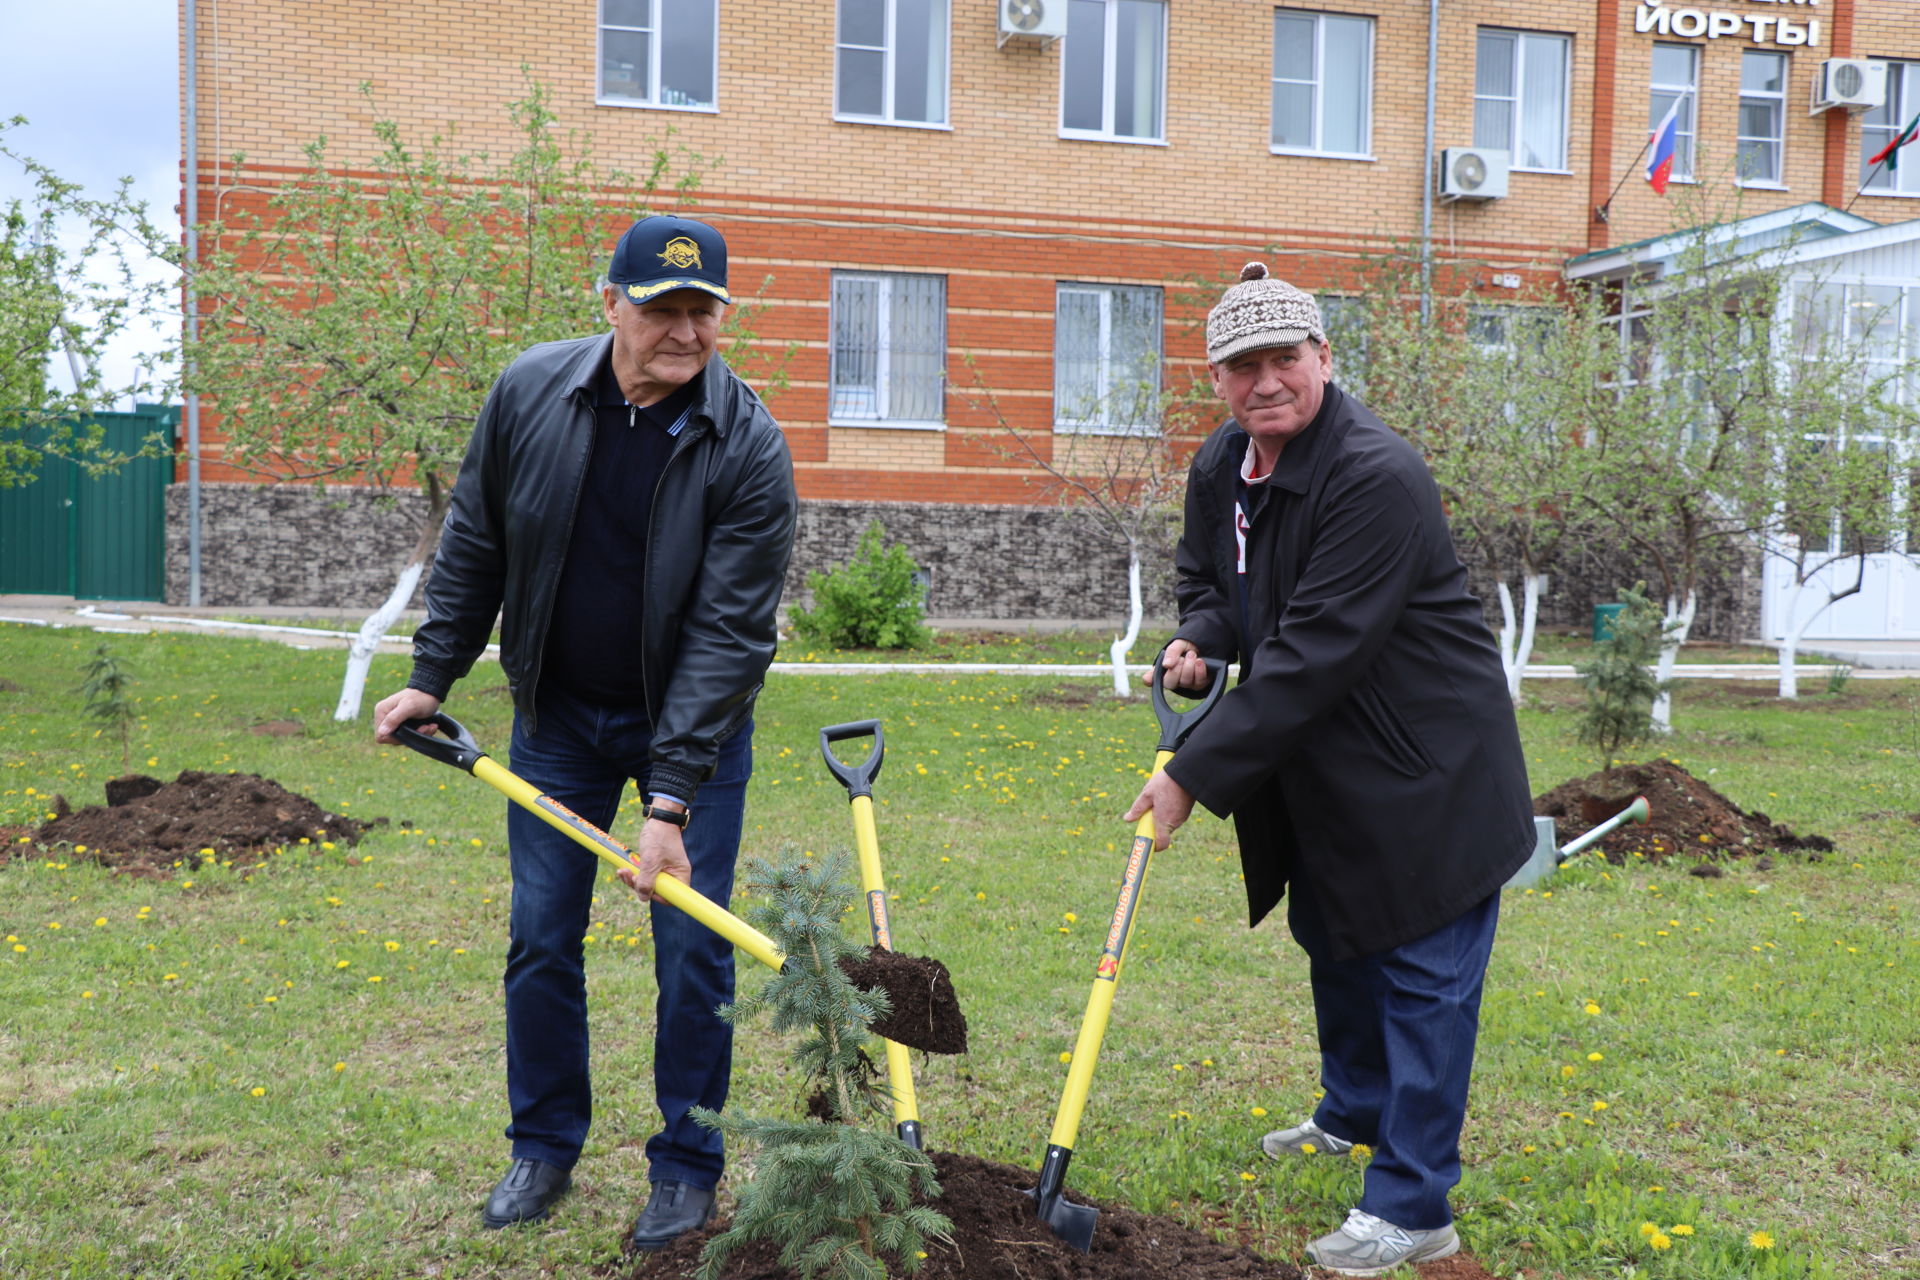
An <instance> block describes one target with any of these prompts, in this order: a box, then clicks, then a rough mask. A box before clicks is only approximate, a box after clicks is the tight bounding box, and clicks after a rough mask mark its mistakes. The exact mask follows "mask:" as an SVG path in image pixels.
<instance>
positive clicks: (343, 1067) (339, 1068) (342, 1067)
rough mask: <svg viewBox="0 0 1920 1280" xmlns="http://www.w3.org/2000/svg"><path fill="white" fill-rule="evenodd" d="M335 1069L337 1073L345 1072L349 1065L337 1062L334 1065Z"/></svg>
mask: <svg viewBox="0 0 1920 1280" xmlns="http://www.w3.org/2000/svg"><path fill="white" fill-rule="evenodd" d="M333 1069H334V1070H335V1071H336V1072H339V1071H345V1070H346V1069H347V1064H346V1063H344V1062H336V1063H334V1064H333Z"/></svg>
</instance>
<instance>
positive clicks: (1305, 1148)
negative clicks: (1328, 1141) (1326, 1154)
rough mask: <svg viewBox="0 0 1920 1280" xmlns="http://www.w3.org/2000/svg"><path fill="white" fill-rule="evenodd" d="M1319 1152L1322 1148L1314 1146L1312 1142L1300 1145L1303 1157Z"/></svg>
mask: <svg viewBox="0 0 1920 1280" xmlns="http://www.w3.org/2000/svg"><path fill="white" fill-rule="evenodd" d="M1319 1150H1320V1148H1319V1147H1316V1146H1314V1145H1313V1144H1312V1143H1311V1142H1303V1143H1301V1144H1300V1153H1301V1154H1302V1155H1309V1156H1310V1155H1315V1154H1317V1153H1318V1152H1319Z"/></svg>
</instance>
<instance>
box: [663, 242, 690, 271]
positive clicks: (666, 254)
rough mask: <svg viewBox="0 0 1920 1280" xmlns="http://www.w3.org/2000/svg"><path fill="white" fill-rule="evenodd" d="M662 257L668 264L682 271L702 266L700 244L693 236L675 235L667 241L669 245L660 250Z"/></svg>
mask: <svg viewBox="0 0 1920 1280" xmlns="http://www.w3.org/2000/svg"><path fill="white" fill-rule="evenodd" d="M660 258H661V260H662V261H663V262H665V263H666V264H667V265H668V266H670V267H673V268H675V269H677V270H680V271H685V270H687V269H688V268H689V267H692V268H696V269H697V268H698V267H699V266H700V246H699V245H697V244H695V243H694V242H693V237H691V236H675V237H674V238H673V239H671V240H669V241H667V247H666V248H665V249H663V250H661V252H660Z"/></svg>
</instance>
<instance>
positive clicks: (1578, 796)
mask: <svg viewBox="0 0 1920 1280" xmlns="http://www.w3.org/2000/svg"><path fill="white" fill-rule="evenodd" d="M1635 796H1645V797H1646V798H1647V803H1648V804H1649V805H1651V806H1652V808H1653V815H1652V817H1651V818H1649V819H1648V821H1647V823H1646V825H1644V826H1639V825H1636V824H1634V823H1631V822H1629V823H1626V824H1624V825H1623V826H1621V827H1620V828H1619V829H1617V830H1615V831H1612V832H1610V833H1609V834H1608V835H1606V836H1605V837H1603V838H1602V839H1601V840H1600V842H1599V843H1598V844H1597V845H1593V846H1589V847H1590V848H1598V849H1599V850H1600V851H1601V852H1603V853H1604V854H1606V856H1607V858H1608V860H1610V861H1612V862H1620V861H1621V860H1622V859H1625V858H1628V857H1631V856H1632V855H1634V854H1636V853H1639V854H1644V855H1645V856H1646V857H1647V858H1649V859H1652V860H1654V861H1656V862H1657V861H1659V860H1661V859H1664V858H1671V857H1676V856H1678V857H1692V858H1710V859H1720V858H1744V857H1750V856H1758V855H1760V854H1767V853H1778V852H1788V851H1794V850H1802V851H1805V852H1807V853H1809V854H1811V855H1812V856H1814V857H1818V856H1819V855H1820V854H1823V853H1826V852H1829V851H1831V850H1832V848H1833V841H1831V840H1829V839H1827V838H1826V837H1825V836H1801V835H1796V834H1795V833H1794V832H1792V831H1790V830H1788V829H1787V828H1786V827H1784V826H1781V825H1780V824H1779V823H1777V822H1775V821H1774V820H1773V819H1771V818H1769V817H1768V816H1767V815H1766V814H1764V813H1761V812H1759V811H1758V810H1752V811H1749V810H1746V809H1742V808H1741V807H1740V806H1739V805H1737V804H1735V803H1733V801H1731V800H1729V799H1727V798H1726V797H1725V796H1723V795H1721V794H1720V793H1719V792H1718V791H1715V790H1714V789H1713V788H1712V787H1710V786H1708V785H1707V784H1706V783H1704V782H1702V781H1700V779H1698V778H1696V777H1694V776H1693V775H1692V774H1690V773H1688V772H1687V771H1686V770H1685V769H1683V768H1681V767H1680V766H1679V765H1677V764H1674V763H1673V762H1671V761H1668V760H1656V761H1654V762H1653V763H1651V764H1630V765H1616V766H1614V767H1613V768H1611V769H1608V770H1606V771H1604V772H1602V773H1593V774H1588V775H1587V776H1586V777H1584V778H1576V779H1574V780H1573V781H1571V782H1563V783H1561V784H1560V785H1559V786H1557V787H1555V788H1554V789H1553V790H1551V791H1549V792H1547V793H1546V794H1545V795H1543V796H1538V797H1536V798H1535V799H1534V802H1533V811H1534V813H1535V814H1536V815H1538V816H1540V817H1543V818H1552V819H1553V820H1554V843H1555V844H1559V845H1565V844H1566V843H1567V842H1568V841H1570V840H1573V839H1575V838H1576V837H1579V836H1582V835H1585V834H1586V833H1587V832H1588V831H1590V830H1592V829H1593V828H1594V827H1596V826H1598V825H1599V824H1600V823H1602V822H1605V821H1606V820H1607V819H1608V818H1611V817H1612V816H1613V815H1614V814H1616V813H1619V812H1620V811H1621V810H1622V809H1624V808H1626V807H1627V806H1628V805H1630V804H1632V803H1633V798H1634V797H1635Z"/></svg>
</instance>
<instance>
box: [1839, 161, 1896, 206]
mask: <svg viewBox="0 0 1920 1280" xmlns="http://www.w3.org/2000/svg"><path fill="white" fill-rule="evenodd" d="M1886 167H1887V162H1886V161H1885V160H1882V161H1881V162H1880V163H1879V164H1877V165H1875V166H1873V171H1872V172H1871V173H1869V174H1867V176H1866V177H1865V179H1863V180H1862V181H1861V183H1860V189H1859V190H1858V191H1856V192H1854V193H1853V199H1851V200H1849V201H1847V207H1846V208H1844V209H1842V210H1841V211H1840V212H1842V213H1852V212H1853V206H1854V205H1855V204H1857V203H1859V200H1860V197H1861V196H1863V195H1865V194H1867V188H1868V187H1870V186H1872V185H1873V180H1874V179H1875V178H1877V177H1879V176H1880V171H1881V170H1882V169H1884V168H1886Z"/></svg>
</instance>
